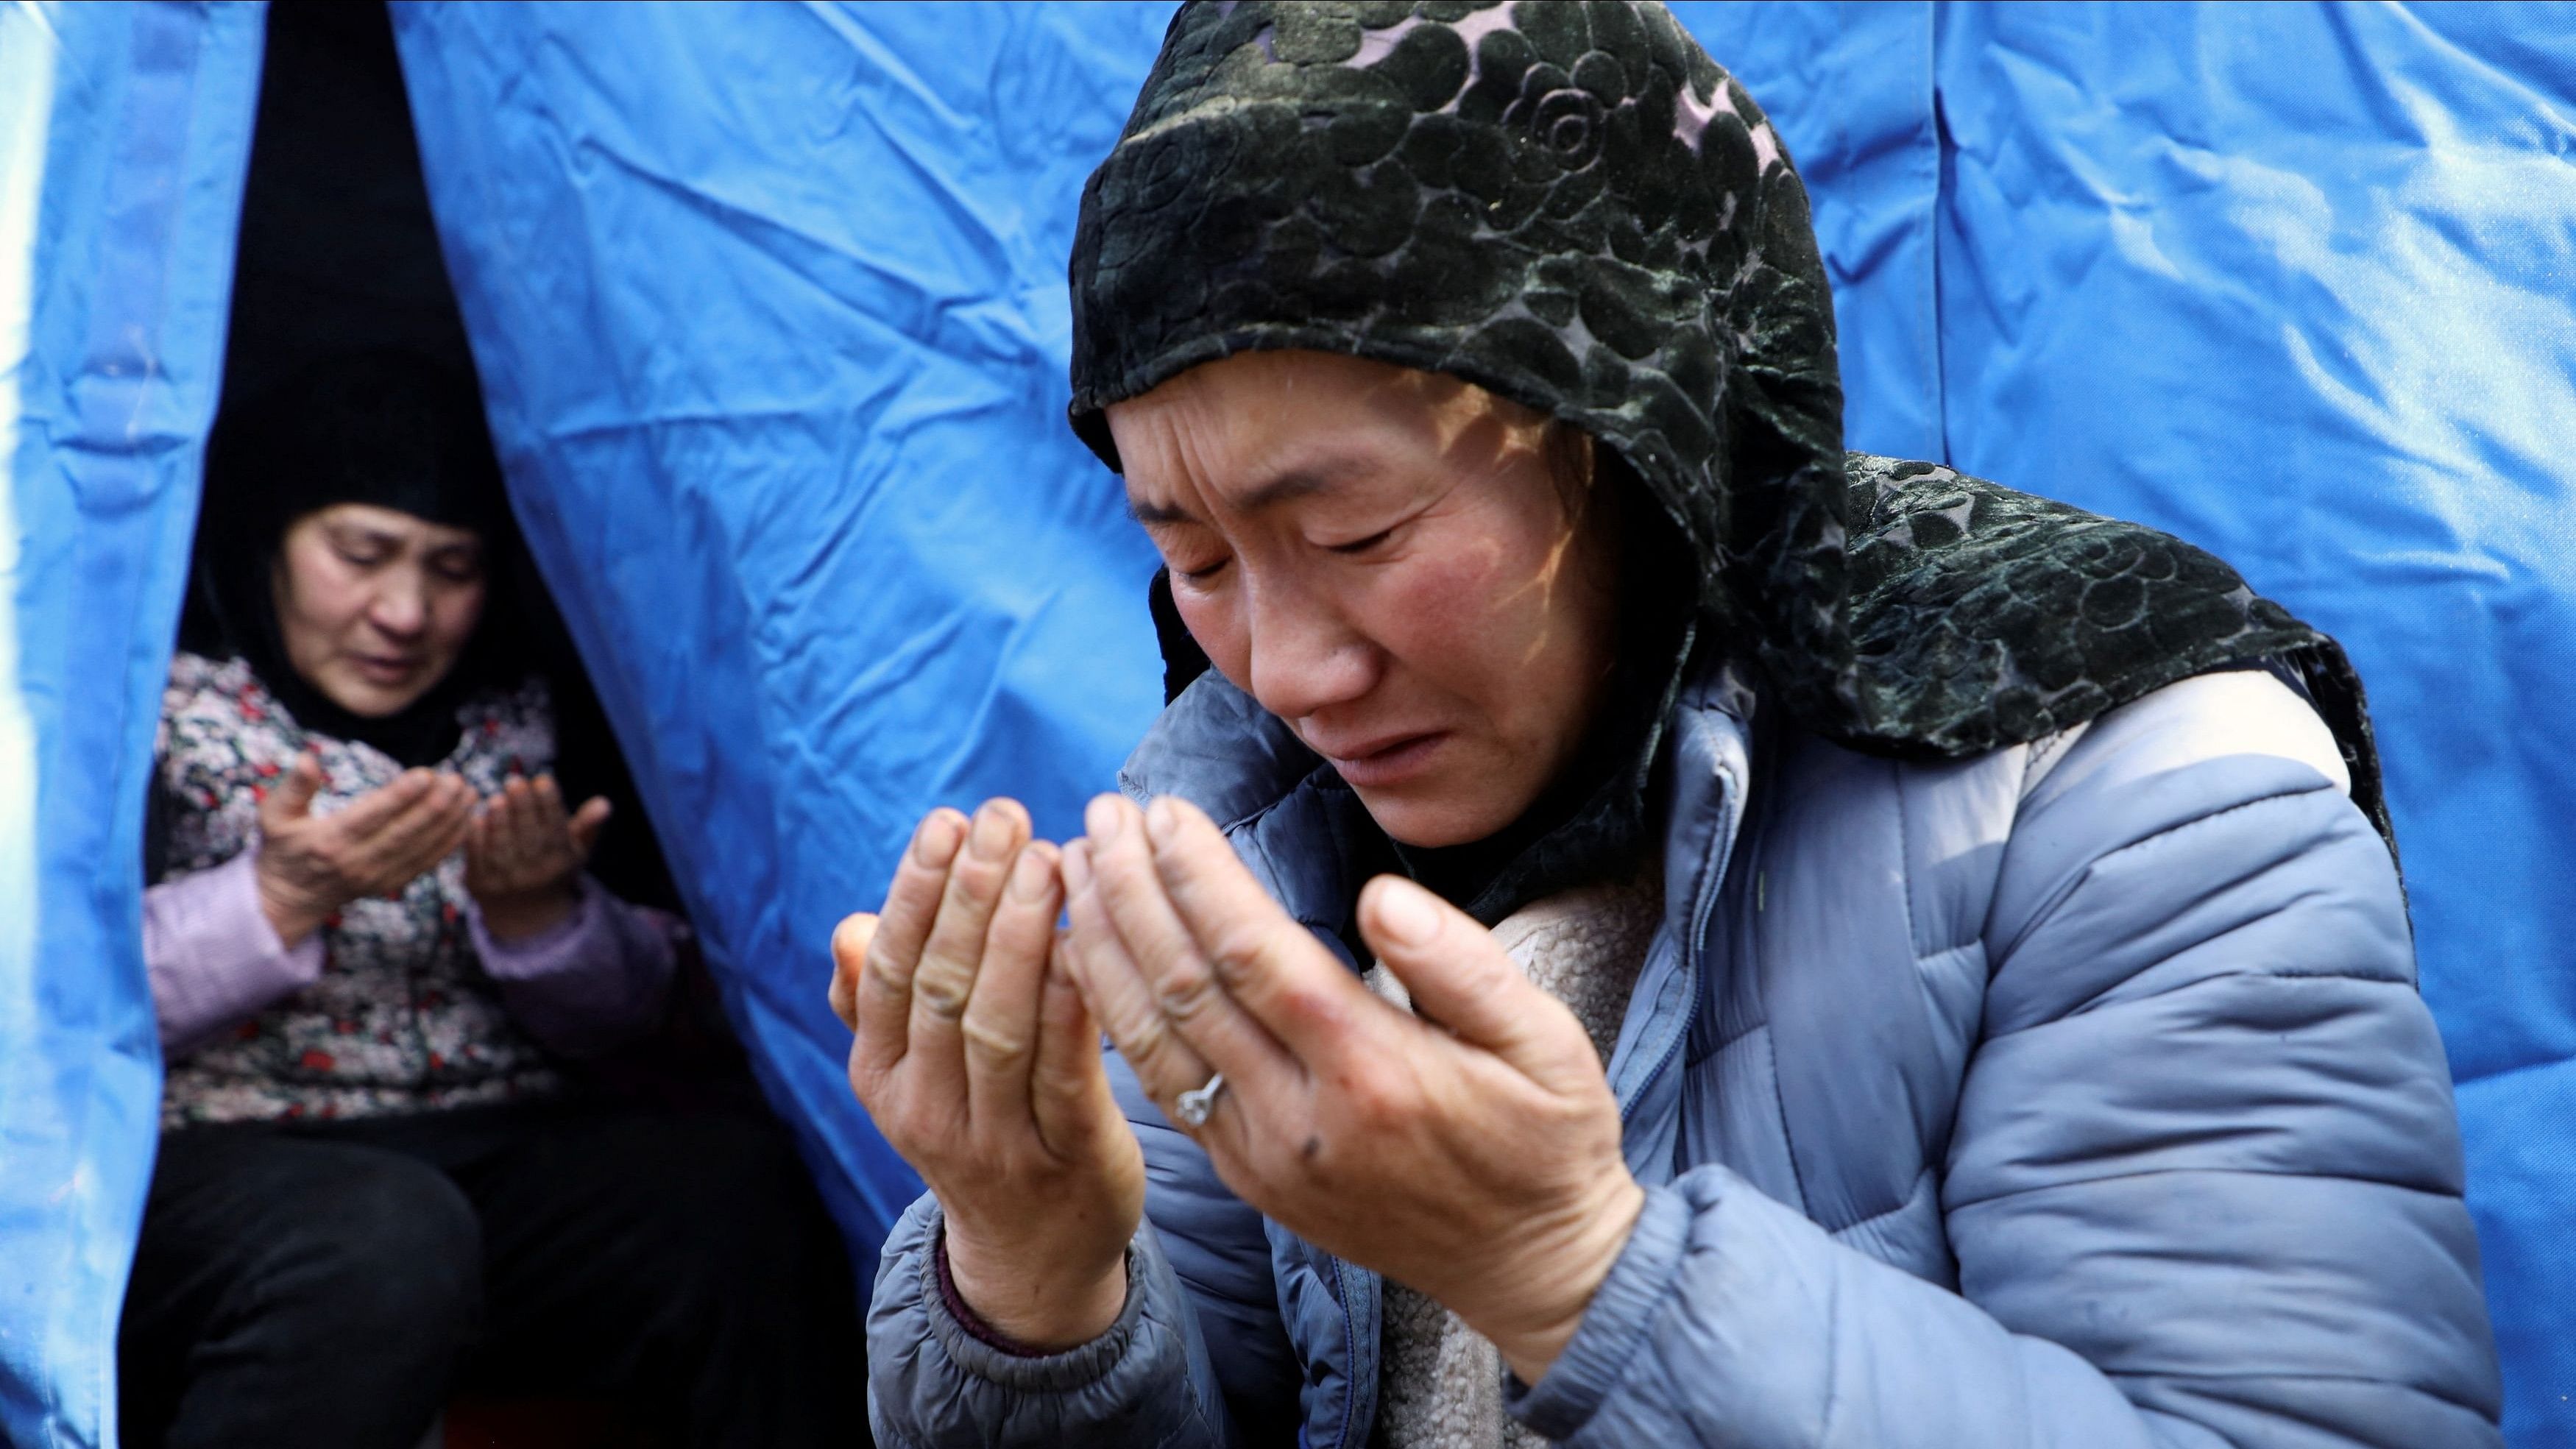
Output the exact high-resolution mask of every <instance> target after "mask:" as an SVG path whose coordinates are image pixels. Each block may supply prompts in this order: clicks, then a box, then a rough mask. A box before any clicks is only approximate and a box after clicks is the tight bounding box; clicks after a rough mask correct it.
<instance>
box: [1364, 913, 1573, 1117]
mask: <svg viewBox="0 0 2576 1449" xmlns="http://www.w3.org/2000/svg"><path fill="white" fill-rule="evenodd" d="M1359 922H1360V934H1361V935H1362V936H1363V937H1364V938H1366V940H1367V941H1368V943H1369V948H1370V949H1371V950H1373V951H1375V952H1376V953H1377V959H1378V964H1380V965H1382V966H1384V967H1386V969H1387V970H1388V971H1390V972H1392V973H1394V975H1395V978H1396V979H1397V980H1399V981H1401V982H1403V983H1404V987H1405V990H1406V991H1408V992H1410V993H1411V994H1412V996H1413V1004H1414V1006H1415V1007H1416V1008H1417V1009H1418V1010H1419V1011H1420V1012H1421V1013H1422V1014H1423V1015H1424V1016H1426V1017H1428V1018H1430V1019H1431V1020H1433V1021H1437V1022H1438V1023H1440V1024H1441V1025H1442V1026H1444V1027H1447V1028H1448V1029H1449V1031H1450V1032H1451V1033H1452V1034H1454V1035H1455V1036H1457V1037H1458V1039H1459V1040H1461V1041H1464V1042H1468V1043H1470V1044H1472V1045H1475V1046H1480V1047H1483V1048H1484V1049H1486V1050H1487V1051H1490V1052H1492V1053H1493V1054H1494V1055H1496V1056H1498V1057H1501V1058H1502V1059H1503V1060H1504V1061H1505V1062H1506V1063H1508V1064H1510V1065H1511V1066H1512V1067H1513V1068H1515V1069H1517V1070H1518V1071H1520V1072H1521V1073H1522V1074H1523V1075H1525V1076H1527V1077H1529V1078H1530V1079H1531V1080H1532V1081H1534V1082H1537V1083H1538V1084H1539V1085H1541V1086H1544V1087H1551V1088H1555V1089H1558V1090H1568V1091H1570V1090H1573V1089H1575V1088H1577V1087H1581V1086H1585V1085H1588V1084H1591V1083H1594V1082H1598V1081H1599V1080H1600V1078H1601V1059H1600V1058H1599V1057H1598V1056H1596V1055H1594V1053H1593V1050H1592V1040H1591V1038H1590V1037H1588V1036H1586V1035H1585V1034H1584V1031H1583V1027H1582V1024H1581V1023H1580V1022H1578V1021H1577V1020H1576V1019H1575V1017H1574V1014H1573V1013H1572V1012H1571V1011H1568V1010H1567V1009H1566V1008H1565V1007H1564V1006H1563V1005H1562V1004H1560V1003H1559V1002H1558V1001H1557V1000H1556V999H1555V998H1554V997H1551V996H1549V995H1548V994H1547V993H1546V992H1544V991H1542V990H1540V989H1539V988H1538V987H1537V986H1536V985H1535V984H1533V983H1532V982H1531V981H1530V979H1529V977H1528V976H1526V975H1524V974H1523V973H1522V971H1521V969H1520V967H1519V966H1518V965H1517V964H1515V963H1514V962H1513V960H1512V958H1511V955H1510V953H1508V952H1506V951H1505V950H1504V949H1503V947H1502V944H1501V943H1500V942H1498V941H1496V940H1495V939H1494V937H1493V933H1491V932H1489V931H1487V930H1486V929H1485V928H1484V927H1482V926H1480V925H1478V924H1476V920H1475V918H1474V917H1473V916H1470V915H1468V914H1467V913H1466V912H1464V911H1462V910H1459V909H1458V908H1457V907H1455V906H1453V905H1451V904H1449V903H1448V902H1447V901H1444V900H1442V899H1440V898H1439V897H1438V896H1436V895H1433V894H1432V893H1431V892H1429V891H1427V890H1424V889H1423V888H1422V887H1420V886H1418V885H1415V884H1414V883H1413V882H1411V881H1409V880H1404V879H1401V878H1399V877H1396V876H1391V875H1382V876H1379V877H1378V878H1377V879H1375V880H1373V881H1370V882H1369V883H1368V885H1367V887H1366V888H1364V889H1363V890H1361V892H1360V905H1359Z"/></svg>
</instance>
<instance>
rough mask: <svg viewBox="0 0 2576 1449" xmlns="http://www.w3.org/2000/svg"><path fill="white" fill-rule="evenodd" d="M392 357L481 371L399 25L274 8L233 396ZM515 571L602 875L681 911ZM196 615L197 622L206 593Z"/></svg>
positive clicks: (234, 329) (513, 591)
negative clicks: (593, 815)
mask: <svg viewBox="0 0 2576 1449" xmlns="http://www.w3.org/2000/svg"><path fill="white" fill-rule="evenodd" d="M379 348H397V349H402V350H405V351H413V352H419V353H422V354H425V355H428V356H430V357H433V358H435V359H436V360H438V361H439V362H442V363H445V364H447V365H450V366H452V367H455V368H458V369H460V370H463V371H465V372H467V373H469V374H470V373H471V372H472V370H473V366H474V363H473V358H472V355H471V353H470V352H469V350H468V348H467V344H466V340H465V328H464V324H463V322H462V320H461V319H460V317H459V316H458V313H457V307H456V296H455V293H454V292H453V290H451V288H450V287H449V285H448V279H447V269H446V265H445V262H444V261H443V259H442V258H441V256H440V254H439V248H438V238H437V234H436V232H435V230H434V229H433V227H432V224H431V219H430V210H429V197H428V193H427V191H426V190H425V189H424V187H423V185H422V181H421V171H420V153H419V148H418V144H417V142H416V141H415V139H414V136H413V131H412V120H411V109H410V104H409V101H408V98H407V96H406V93H405V90H404V86H403V77H402V69H401V66H400V63H399V62H398V61H397V59H396V57H395V52H394V41H393V28H392V24H391V21H390V19H389V17H388V16H387V14H386V10H385V7H384V6H383V5H382V4H381V3H370V4H354V5H352V4H333V3H329V0H277V3H274V4H272V5H270V6H269V9H268V46H267V57H266V63H265V68H264V70H263V72H262V75H261V80H260V94H259V113H258V121H257V124H256V129H255V131H254V133H253V137H252V143H251V162H250V175H249V179H248V183H247V185H246V188H245V191H244V196H243V202H242V221H241V244H240V253H239V260H238V263H237V269H236V272H235V277H234V286H233V304H232V326H231V332H230V336H229V341H228V344H227V346H226V349H225V354H224V380H223V391H224V396H225V397H226V398H227V399H235V398H247V397H251V396H255V395H256V394H257V393H258V392H259V391H260V390H261V389H262V388H264V387H266V386H269V385H271V384H273V383H275V382H277V381H279V380H281V379H283V378H286V377H288V376H291V375H292V374H294V373H295V372H296V371H297V370H299V369H300V368H303V367H305V366H307V365H309V364H311V363H314V362H315V361H316V360H318V359H323V358H327V357H330V356H333V355H335V354H341V353H351V352H359V351H365V350H370V349H379ZM206 526H207V520H204V519H201V520H200V523H199V527H200V530H201V531H202V530H203V529H204V528H205V527H206ZM503 556H504V557H506V558H507V559H508V560H509V561H510V568H511V571H512V576H511V577H510V578H508V579H506V580H503V581H502V582H503V583H504V584H505V585H506V586H507V587H506V588H505V590H504V591H503V592H504V593H505V594H506V595H507V596H508V597H509V598H510V599H511V600H512V614H513V615H514V617H512V618H510V619H508V620H500V621H493V622H495V623H502V624H506V625H507V626H509V627H512V628H515V629H517V630H519V631H520V632H521V637H522V639H523V640H525V641H526V643H527V646H528V651H529V654H530V656H531V657H532V659H533V661H534V663H535V664H536V667H537V668H538V670H539V671H540V672H541V673H543V674H544V675H545V677H546V681H547V684H548V685H549V687H550V689H551V691H552V694H553V698H554V706H555V714H556V720H555V730H556V741H557V765H556V773H557V776H558V778H559V779H560V780H561V782H562V784H563V788H564V793H565V797H566V799H568V800H571V801H581V800H586V799H589V798H590V797H591V796H593V795H599V796H604V797H606V798H607V799H608V801H609V802H610V804H611V806H612V807H613V811H614V813H613V814H612V815H611V817H610V819H611V821H612V822H613V823H612V824H611V826H610V827H609V828H608V829H607V830H606V831H605V832H604V833H603V834H602V835H601V837H600V841H599V846H598V850H597V852H596V854H595V855H594V856H593V857H592V860H591V865H590V871H591V874H592V875H593V876H595V877H597V878H598V880H599V882H600V884H601V885H602V886H604V887H606V888H607V889H608V890H609V891H610V892H611V893H612V894H615V895H617V896H619V897H620V898H622V899H624V900H627V901H631V902H634V903H636V904H638V905H647V906H652V907H655V908H657V909H661V910H667V911H670V912H673V913H674V914H677V913H679V912H680V910H681V907H680V902H679V897H678V894H677V892H676V891H675V890H674V889H673V887H672V882H671V877H670V872H669V870H668V868H667V867H666V865H665V864H664V861H663V857H662V852H661V849H660V847H659V846H658V844H657V843H656V842H655V840H654V838H653V831H652V829H651V827H650V826H649V825H648V824H647V822H646V819H645V815H644V809H643V804H642V801H641V800H640V799H639V798H638V797H637V794H636V790H635V786H634V782H633V779H632V777H631V776H630V774H629V773H628V770H627V766H626V761H625V757H624V754H623V753H622V752H621V750H620V749H619V747H618V743H617V740H616V737H615V735H614V734H613V733H612V732H611V730H610V729H609V726H608V721H607V718H606V716H605V714H604V713H603V712H602V710H601V708H600V705H599V700H598V696H597V694H596V692H595V691H594V690H593V688H592V687H591V684H590V679H589V676H588V674H587V672H586V671H585V669H584V668H583V665H582V662H581V659H580V657H579V655H578V654H577V653H576V652H575V651H574V649H573V646H572V642H571V637H570V635H569V634H568V632H567V631H566V630H565V628H564V626H563V622H562V618H561V616H560V614H559V613H558V611H557V610H556V608H555V606H554V602H553V599H552V596H551V595H550V594H549V592H548V591H547V588H546V585H545V582H544V580H543V579H542V578H540V577H539V576H538V574H537V572H536V570H535V568H534V566H533V565H532V563H531V562H530V560H529V556H528V553H527V551H526V550H525V549H524V548H512V549H508V550H506V551H504V555H503ZM190 607H192V608H196V607H201V601H200V600H199V599H198V598H197V597H196V594H195V591H194V590H192V591H191V596H190ZM487 627H488V626H487ZM184 633H185V631H184V630H183V636H184Z"/></svg>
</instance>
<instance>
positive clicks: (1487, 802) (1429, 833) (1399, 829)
mask: <svg viewBox="0 0 2576 1449" xmlns="http://www.w3.org/2000/svg"><path fill="white" fill-rule="evenodd" d="M1353 793H1354V794H1357V795H1358V796H1359V797H1360V805H1361V807H1362V808H1364V809H1366V810H1367V811H1368V813H1369V818H1370V819H1371V820H1374V821H1376V822H1377V828H1378V829H1380V830H1383V831H1385V832H1386V833H1387V838H1388V839H1390V840H1393V841H1394V842H1395V843H1396V844H1398V845H1410V846H1413V847H1415V848H1417V849H1421V850H1437V849H1439V848H1440V847H1442V846H1446V845H1465V844H1468V843H1469V842H1471V841H1477V840H1482V839H1484V838H1485V837H1486V836H1488V835H1491V834H1493V833H1494V832H1495V831H1497V830H1500V829H1502V828H1503V827H1504V826H1506V825H1509V824H1511V823H1512V822H1513V821H1515V820H1517V819H1519V818H1520V815H1521V812H1522V811H1523V810H1526V809H1528V808H1529V805H1528V802H1527V801H1522V802H1520V803H1519V804H1517V805H1515V804H1512V803H1511V802H1509V801H1501V800H1496V799H1494V798H1493V796H1492V795H1491V794H1490V793H1489V792H1484V791H1478V792H1473V793H1474V795H1476V796H1481V797H1482V798H1461V797H1462V796H1468V795H1469V794H1470V792H1467V791H1463V790H1459V789H1455V788H1452V789H1448V790H1439V789H1433V788H1425V787H1418V786H1417V787H1413V788H1408V789H1400V790H1382V789H1381V790H1360V789H1357V788H1356V787H1355V788H1354V790H1353Z"/></svg>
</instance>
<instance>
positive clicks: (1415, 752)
mask: <svg viewBox="0 0 2576 1449" xmlns="http://www.w3.org/2000/svg"><path fill="white" fill-rule="evenodd" d="M1447 738H1448V735H1447V733H1446V732H1445V731H1439V730H1433V731H1427V732H1423V733H1419V734H1402V735H1379V736H1377V737H1375V738H1374V739H1369V740H1362V741H1356V742H1354V743H1351V744H1347V745H1345V744H1341V743H1339V742H1333V743H1331V744H1324V743H1318V742H1314V741H1309V742H1308V748H1310V749H1312V750H1314V751H1315V753H1317V754H1319V755H1322V756H1323V757H1324V758H1325V759H1326V760H1328V761H1330V762H1331V763H1332V766H1333V769H1334V771H1335V773H1337V774H1339V775H1340V776H1341V777H1342V779H1343V781H1344V782H1345V783H1347V784H1349V785H1350V786H1351V787H1352V788H1353V789H1357V790H1372V789H1385V788H1387V787H1389V786H1392V785H1398V784H1401V783H1403V782H1404V781H1406V780H1408V779H1410V778H1412V777H1413V776H1415V775H1419V774H1420V773H1422V772H1423V771H1424V770H1425V769H1428V768H1429V767H1430V764H1431V761H1432V757H1433V756H1434V755H1435V754H1437V753H1438V751H1439V749H1440V746H1441V743H1442V742H1443V741H1445V740H1446V739H1447Z"/></svg>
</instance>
